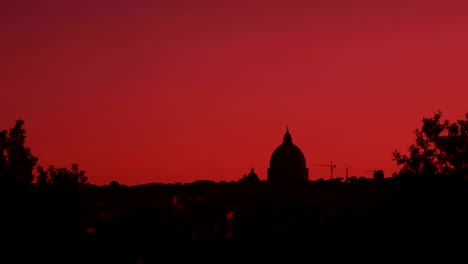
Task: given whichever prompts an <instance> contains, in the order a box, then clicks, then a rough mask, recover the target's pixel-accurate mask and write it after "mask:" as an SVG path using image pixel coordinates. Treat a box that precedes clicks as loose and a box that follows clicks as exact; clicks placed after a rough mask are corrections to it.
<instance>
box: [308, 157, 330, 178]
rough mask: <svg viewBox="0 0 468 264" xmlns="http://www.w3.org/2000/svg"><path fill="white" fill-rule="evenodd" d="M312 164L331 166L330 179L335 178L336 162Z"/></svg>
mask: <svg viewBox="0 0 468 264" xmlns="http://www.w3.org/2000/svg"><path fill="white" fill-rule="evenodd" d="M312 166H325V167H329V168H330V179H333V170H334V169H335V168H336V164H333V161H330V164H312Z"/></svg>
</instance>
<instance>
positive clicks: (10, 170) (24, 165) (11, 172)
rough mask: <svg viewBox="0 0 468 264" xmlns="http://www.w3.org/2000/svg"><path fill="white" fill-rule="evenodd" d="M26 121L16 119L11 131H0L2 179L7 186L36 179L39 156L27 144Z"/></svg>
mask: <svg viewBox="0 0 468 264" xmlns="http://www.w3.org/2000/svg"><path fill="white" fill-rule="evenodd" d="M23 125H24V121H23V120H21V119H18V120H16V123H15V126H14V127H13V128H11V129H10V131H9V132H7V131H6V130H3V131H1V132H0V179H1V181H2V183H3V184H5V185H7V186H12V185H28V184H31V183H32V181H33V180H34V174H33V169H34V167H35V166H36V163H37V161H38V160H39V159H38V158H37V157H35V156H33V155H32V153H31V149H30V148H29V147H26V146H25V141H26V131H25V130H24V128H23Z"/></svg>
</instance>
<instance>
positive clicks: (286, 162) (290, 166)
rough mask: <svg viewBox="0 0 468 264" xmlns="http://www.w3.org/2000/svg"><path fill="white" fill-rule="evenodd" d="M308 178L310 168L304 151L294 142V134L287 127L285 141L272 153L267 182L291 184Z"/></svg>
mask: <svg viewBox="0 0 468 264" xmlns="http://www.w3.org/2000/svg"><path fill="white" fill-rule="evenodd" d="M308 180H309V175H308V168H307V166H306V159H305V156H304V153H303V152H302V150H301V149H300V148H299V147H298V146H296V145H295V144H294V143H293V142H292V136H291V134H290V133H289V129H288V128H286V133H285V134H284V137H283V143H282V144H281V145H279V146H278V147H277V148H276V149H275V150H274V151H273V153H272V155H271V158H270V167H269V168H268V177H267V182H269V183H271V184H280V185H291V184H301V183H305V182H307V181H308Z"/></svg>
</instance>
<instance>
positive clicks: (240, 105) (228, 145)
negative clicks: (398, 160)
mask: <svg viewBox="0 0 468 264" xmlns="http://www.w3.org/2000/svg"><path fill="white" fill-rule="evenodd" d="M7 2H8V3H2V4H0V32H1V34H2V38H1V39H2V41H1V42H0V57H1V58H2V62H1V63H0V81H1V83H0V87H1V88H0V98H2V114H1V115H0V130H2V129H9V128H11V127H12V126H13V124H14V121H15V120H16V119H18V118H21V119H23V120H24V121H25V128H26V130H27V133H28V138H27V144H28V146H30V147H31V149H32V152H33V153H34V154H35V155H36V156H38V157H39V158H40V160H39V164H41V165H43V166H48V165H51V164H54V165H57V166H65V165H70V164H71V163H79V164H80V167H81V168H82V169H83V170H86V172H87V175H88V177H89V181H90V182H91V183H94V184H98V185H102V184H109V182H110V181H117V182H119V183H120V184H126V185H135V184H137V183H138V184H143V183H148V182H163V183H175V182H182V183H184V182H192V181H195V180H200V179H207V180H214V181H233V180H239V179H240V178H242V176H243V175H244V174H245V173H247V172H248V171H249V170H250V168H254V169H255V171H256V173H257V174H258V176H259V178H260V179H261V180H266V176H267V168H268V162H269V158H270V155H271V153H272V152H273V150H274V149H275V148H276V147H277V146H278V145H279V144H280V143H281V140H282V137H283V133H284V130H285V128H286V125H288V126H289V129H290V131H291V134H292V136H293V139H294V142H295V144H297V146H298V147H300V148H301V150H302V151H303V152H304V155H305V158H306V161H307V164H328V163H330V161H333V163H334V164H336V168H335V169H334V171H333V174H334V176H333V177H345V174H346V173H349V176H365V177H372V172H369V171H371V170H374V169H382V170H384V173H385V176H391V174H392V172H394V171H396V170H397V167H396V164H395V162H394V161H392V152H393V151H394V150H395V149H398V150H402V151H404V150H405V149H406V146H407V145H409V144H410V143H411V142H412V140H413V134H412V131H413V130H414V129H415V128H417V127H419V126H420V121H421V119H422V117H423V116H431V115H432V114H433V113H434V112H435V111H437V110H442V111H443V112H444V113H445V117H446V118H448V119H460V118H463V115H464V113H465V112H466V111H468V108H467V104H466V98H467V97H468V89H466V87H467V86H468V75H467V74H466V69H467V68H468V49H467V48H466V47H468V34H466V29H467V28H468V16H466V14H467V12H468V2H467V1H449V2H447V1H407V0H404V1H403V0H394V1H385V2H384V1H359V3H357V2H352V1H351V2H349V3H348V2H346V3H345V1H337V0H331V1H257V0H252V1H202V2H203V3H200V1H183V3H176V2H175V1H130V0H127V1H118V2H113V1H102V0H100V1H99V0H98V1H80V2H79V4H77V3H72V2H70V1H47V2H45V3H42V2H41V3H40V4H39V3H33V2H32V1H27V3H23V2H21V3H20V2H19V1H7ZM319 2H322V3H319ZM346 164H349V165H350V166H348V165H346ZM329 175H330V171H329V168H327V167H325V166H309V178H310V180H316V179H318V178H328V177H329Z"/></svg>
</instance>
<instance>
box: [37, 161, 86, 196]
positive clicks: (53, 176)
mask: <svg viewBox="0 0 468 264" xmlns="http://www.w3.org/2000/svg"><path fill="white" fill-rule="evenodd" d="M36 170H37V172H38V173H39V175H38V177H37V184H38V185H39V186H42V187H43V186H46V185H48V186H53V187H57V188H59V189H67V190H70V189H73V188H76V187H78V186H80V185H83V184H86V183H87V182H88V177H87V176H86V175H85V173H86V172H85V171H83V170H80V168H79V165H78V164H77V163H74V164H72V165H71V167H70V168H67V167H55V166H53V165H51V166H49V168H48V169H47V171H46V170H44V168H43V167H42V166H37V168H36Z"/></svg>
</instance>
